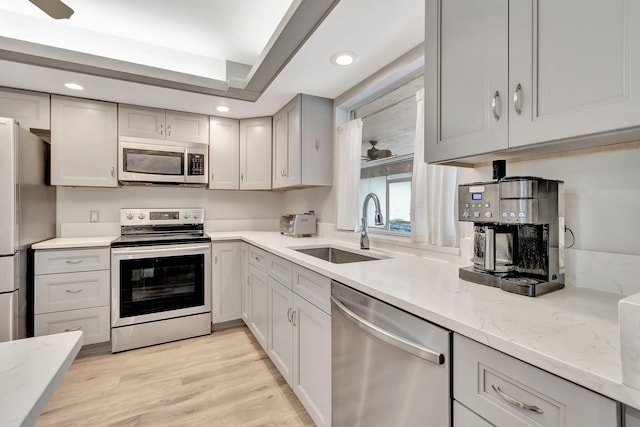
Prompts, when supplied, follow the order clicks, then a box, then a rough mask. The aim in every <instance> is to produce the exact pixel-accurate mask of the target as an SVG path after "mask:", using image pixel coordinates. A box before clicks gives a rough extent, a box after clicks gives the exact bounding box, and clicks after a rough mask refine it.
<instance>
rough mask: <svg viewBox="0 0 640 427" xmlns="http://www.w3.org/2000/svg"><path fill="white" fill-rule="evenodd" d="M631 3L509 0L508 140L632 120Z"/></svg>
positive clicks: (639, 57)
mask: <svg viewBox="0 0 640 427" xmlns="http://www.w3.org/2000/svg"><path fill="white" fill-rule="evenodd" d="M635 6H636V5H635V3H634V2H633V1H630V0H611V1H606V2H603V1H599V0H566V1H560V2H558V1H553V0H536V1H534V0H520V1H516V2H510V3H509V91H510V92H509V94H508V97H505V99H510V100H511V102H510V103H509V145H510V146H512V147H517V146H523V145H527V144H532V143H537V142H543V141H550V140H557V139H563V138H569V137H576V136H581V135H587V134H593V133H599V132H606V131H610V130H615V129H622V128H627V127H632V126H638V125H640V8H638V7H635ZM517 87H520V89H519V90H517V89H516V88H517ZM516 92H517V95H518V96H519V100H518V108H519V109H520V113H517V112H516V111H515V105H514V103H513V100H512V97H513V96H514V94H515V93H516Z"/></svg>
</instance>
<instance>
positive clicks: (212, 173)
mask: <svg viewBox="0 0 640 427" xmlns="http://www.w3.org/2000/svg"><path fill="white" fill-rule="evenodd" d="M214 176H215V174H214V172H211V181H213V177H214Z"/></svg>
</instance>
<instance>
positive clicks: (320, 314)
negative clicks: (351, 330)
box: [242, 245, 331, 426]
mask: <svg viewBox="0 0 640 427" xmlns="http://www.w3.org/2000/svg"><path fill="white" fill-rule="evenodd" d="M242 253H243V257H244V259H245V260H246V261H243V264H245V265H246V269H247V272H248V273H247V275H246V278H245V280H244V281H243V285H242V288H243V291H242V297H243V302H242V306H243V307H244V308H243V310H242V313H243V314H242V318H243V320H244V321H245V323H247V325H248V326H249V329H250V330H251V332H252V333H253V335H254V336H255V337H256V340H257V341H258V342H259V343H260V345H261V346H262V347H263V349H264V350H265V352H266V353H267V354H268V356H269V358H270V359H271V361H272V362H273V363H274V365H275V366H276V368H277V369H278V371H279V372H280V373H281V374H282V376H283V378H284V379H285V381H286V382H287V384H289V386H290V387H291V388H292V389H293V391H294V393H295V394H296V396H297V397H298V399H299V400H300V402H301V403H302V405H303V406H304V407H305V409H306V410H307V412H308V413H309V415H310V416H311V418H312V419H313V421H314V422H315V423H316V425H318V426H329V425H331V315H330V308H329V307H330V306H329V297H330V291H331V281H330V279H329V278H327V277H324V276H322V275H319V274H317V273H315V272H313V271H310V270H307V269H306V268H302V267H300V266H298V265H296V264H293V263H291V262H290V261H287V260H285V259H282V258H280V257H277V256H275V255H273V254H271V253H268V252H266V251H264V250H262V249H260V248H257V247H255V246H251V245H248V247H246V248H245V249H242Z"/></svg>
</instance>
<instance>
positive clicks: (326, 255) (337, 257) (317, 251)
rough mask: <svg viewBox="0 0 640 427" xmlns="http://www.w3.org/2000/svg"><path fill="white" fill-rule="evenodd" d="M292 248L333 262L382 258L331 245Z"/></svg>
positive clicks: (343, 262) (341, 262) (344, 262)
mask: <svg viewBox="0 0 640 427" xmlns="http://www.w3.org/2000/svg"><path fill="white" fill-rule="evenodd" d="M292 249H293V250H295V251H297V252H300V253H303V254H306V255H311V256H313V257H316V258H320V259H323V260H325V261H329V262H332V263H334V264H346V263H349V262H362V261H375V260H378V259H381V258H382V257H377V258H376V257H374V256H368V255H363V254H359V253H356V252H351V251H345V250H343V249H338V248H334V247H331V246H324V247H319V248H300V249H295V248H292Z"/></svg>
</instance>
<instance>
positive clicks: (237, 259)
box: [211, 242, 243, 323]
mask: <svg viewBox="0 0 640 427" xmlns="http://www.w3.org/2000/svg"><path fill="white" fill-rule="evenodd" d="M211 255H212V261H213V268H212V270H211V272H212V277H211V284H212V287H213V292H212V293H211V298H212V301H211V308H212V318H213V323H220V322H228V321H230V320H237V319H240V318H241V317H242V282H243V280H242V277H243V276H242V253H241V247H240V242H230V243H214V244H213V245H212V252H211Z"/></svg>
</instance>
